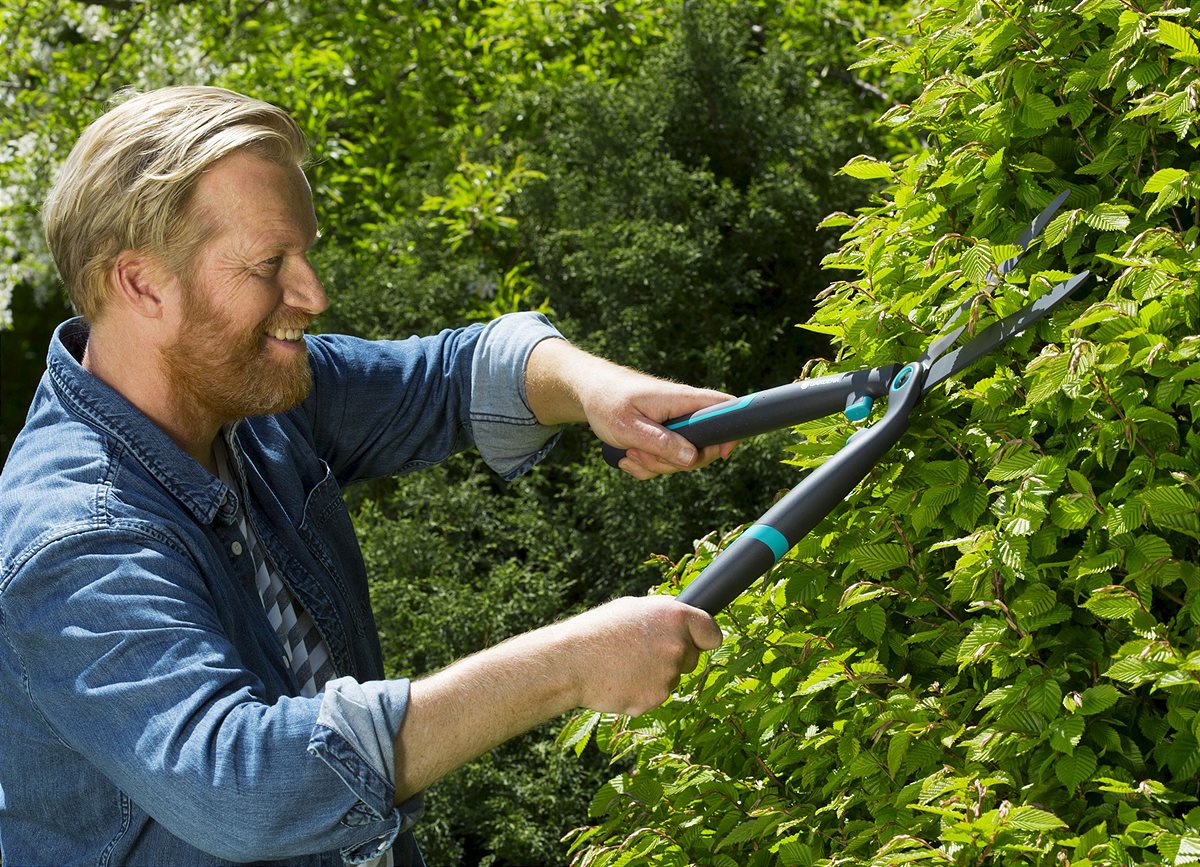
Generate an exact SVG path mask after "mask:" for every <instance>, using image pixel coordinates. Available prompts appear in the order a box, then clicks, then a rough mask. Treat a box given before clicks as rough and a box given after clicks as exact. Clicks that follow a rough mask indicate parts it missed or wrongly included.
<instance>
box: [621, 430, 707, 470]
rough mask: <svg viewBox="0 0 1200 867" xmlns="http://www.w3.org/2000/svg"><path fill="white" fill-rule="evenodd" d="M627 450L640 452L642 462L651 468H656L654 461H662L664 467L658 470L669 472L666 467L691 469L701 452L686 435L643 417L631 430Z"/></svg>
mask: <svg viewBox="0 0 1200 867" xmlns="http://www.w3.org/2000/svg"><path fill="white" fill-rule="evenodd" d="M627 443H628V445H627V450H632V451H636V452H640V453H641V455H642V460H641V462H642V463H643V464H644V465H645V466H646V467H647V468H649V469H654V467H653V465H652V462H651V461H647V460H646V458H650V459H652V461H655V462H658V463H661V464H662V465H663V469H658V470H655V471H656V472H660V473H662V472H667V471H668V470H667V469H666V467H672V468H673V469H675V470H686V469H690V468H691V467H692V466H693V465H695V463H696V460H697V458H698V457H699V453H698V452H697V450H696V447H695V446H694V445H692V444H691V443H690V442H688V440H687V439H686V438H685V437H682V436H680V435H679V434H677V433H674V432H673V431H669V430H667V429H666V428H665V427H663V426H662V425H660V424H658V423H656V422H653V421H650V419H648V418H642V419H639V420H638V421H637V423H635V424H634V425H633V426H632V428H631V429H630V432H629V438H628V440H627Z"/></svg>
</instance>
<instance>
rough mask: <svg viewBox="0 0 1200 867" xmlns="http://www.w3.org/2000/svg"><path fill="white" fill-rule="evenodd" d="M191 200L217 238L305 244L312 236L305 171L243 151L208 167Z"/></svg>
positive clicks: (313, 222)
mask: <svg viewBox="0 0 1200 867" xmlns="http://www.w3.org/2000/svg"><path fill="white" fill-rule="evenodd" d="M193 202H194V204H195V205H196V207H198V208H200V209H202V210H203V211H204V212H205V213H206V215H207V216H208V217H209V218H210V219H211V220H212V221H213V223H214V224H215V226H216V229H217V236H218V237H221V236H227V237H229V238H236V239H239V240H240V241H242V242H244V243H246V244H268V245H274V246H307V245H308V244H310V243H311V242H312V241H313V239H314V238H315V237H316V234H317V221H316V216H315V214H314V213H313V203H312V191H311V190H310V189H309V186H308V180H307V179H306V178H305V177H304V172H303V171H301V169H300V168H299V167H298V166H283V165H279V164H278V163H275V162H272V161H270V160H268V159H266V158H264V157H261V156H258V155H257V154H253V153H249V152H245V151H242V152H238V153H234V154H230V155H229V156H227V157H224V158H222V159H220V160H218V161H217V162H215V163H213V164H212V165H211V166H210V167H209V168H208V169H207V170H206V171H205V173H204V174H203V175H202V176H201V177H200V180H199V182H198V183H197V184H196V189H195V198H194V199H193Z"/></svg>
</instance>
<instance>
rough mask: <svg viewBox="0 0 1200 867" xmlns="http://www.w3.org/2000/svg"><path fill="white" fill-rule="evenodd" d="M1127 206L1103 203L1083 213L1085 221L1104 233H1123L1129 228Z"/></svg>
mask: <svg viewBox="0 0 1200 867" xmlns="http://www.w3.org/2000/svg"><path fill="white" fill-rule="evenodd" d="M1127 210H1129V208H1127V206H1121V205H1110V204H1105V203H1101V204H1099V205H1096V207H1094V208H1092V209H1090V210H1087V211H1084V212H1083V221H1084V222H1085V223H1087V224H1088V225H1089V226H1091V227H1092V228H1093V229H1099V230H1100V231H1102V232H1123V231H1125V230H1126V229H1128V228H1129V214H1127V213H1126V211H1127Z"/></svg>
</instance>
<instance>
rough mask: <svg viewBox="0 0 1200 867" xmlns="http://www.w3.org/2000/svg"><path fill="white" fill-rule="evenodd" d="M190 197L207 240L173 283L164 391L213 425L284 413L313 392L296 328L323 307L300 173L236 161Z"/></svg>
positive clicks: (248, 158)
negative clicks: (174, 304)
mask: <svg viewBox="0 0 1200 867" xmlns="http://www.w3.org/2000/svg"><path fill="white" fill-rule="evenodd" d="M195 196H196V198H195V200H194V201H195V204H196V207H197V208H199V209H200V211H201V213H202V214H203V215H204V218H205V219H207V220H210V221H211V222H212V224H213V225H214V226H215V232H214V234H213V236H212V238H211V239H210V240H209V242H208V243H207V244H205V246H204V248H203V249H202V251H201V252H200V254H199V256H198V257H197V258H196V261H195V263H194V266H193V268H192V270H191V272H190V273H188V274H184V275H179V279H180V284H181V287H180V288H181V292H182V298H181V308H180V317H179V327H178V329H177V332H176V335H175V339H174V340H173V341H172V342H171V343H170V344H169V345H168V346H166V347H165V348H163V350H162V356H163V362H164V366H165V369H166V372H167V375H168V378H169V380H170V384H171V387H172V388H173V389H174V390H175V393H176V394H178V395H180V396H181V397H182V398H183V403H184V405H185V406H186V408H187V411H189V412H192V411H195V412H197V413H198V414H199V416H198V417H199V418H202V419H205V420H208V421H216V422H217V423H221V424H223V423H225V422H230V421H235V420H237V419H240V418H244V417H245V416H251V415H267V414H270V413H275V412H282V411H284V410H286V409H290V408H291V407H293V406H295V405H296V404H298V403H300V401H302V400H303V399H304V398H305V396H306V395H307V394H308V391H309V389H310V388H311V386H312V372H311V371H310V369H309V366H308V351H307V347H306V346H305V343H304V335H303V332H304V329H305V328H307V327H308V325H309V323H310V322H311V321H312V319H313V317H315V316H316V315H317V314H318V313H320V312H321V311H322V310H324V309H325V308H326V307H327V306H328V300H327V299H326V297H325V292H324V289H323V288H322V286H321V282H320V280H319V279H318V278H317V275H316V273H315V272H314V271H313V269H312V267H311V266H310V265H309V264H308V260H307V258H306V253H307V251H308V249H309V248H310V247H311V246H312V244H313V243H314V242H315V241H316V239H317V223H316V217H315V216H314V214H313V206H312V196H311V193H310V191H309V187H308V183H307V181H306V180H305V178H304V174H303V172H301V171H300V169H299V168H295V167H291V168H289V167H284V166H279V165H276V164H275V163H272V162H270V161H268V160H266V159H264V158H262V157H259V156H256V155H253V154H250V153H237V154H233V155H231V156H228V157H225V158H224V159H222V160H220V161H219V162H217V163H216V164H214V165H213V167H212V168H211V169H209V170H208V172H207V173H206V174H205V175H204V177H203V178H201V180H200V182H199V184H198V185H197V187H196V191H195Z"/></svg>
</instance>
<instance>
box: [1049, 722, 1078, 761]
mask: <svg viewBox="0 0 1200 867" xmlns="http://www.w3.org/2000/svg"><path fill="white" fill-rule="evenodd" d="M1083 727H1084V725H1083V717H1082V716H1078V715H1072V716H1066V717H1059V718H1058V719H1056V720H1054V722H1052V723H1051V724H1050V746H1052V747H1054V749H1056V750H1058V751H1059V752H1060V753H1067V754H1068V755H1069V754H1071V753H1073V752H1074V751H1075V747H1076V745H1077V744H1078V743H1079V739H1080V738H1082V737H1083Z"/></svg>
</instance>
